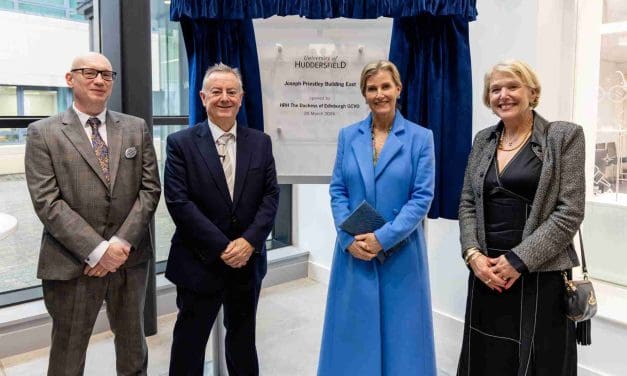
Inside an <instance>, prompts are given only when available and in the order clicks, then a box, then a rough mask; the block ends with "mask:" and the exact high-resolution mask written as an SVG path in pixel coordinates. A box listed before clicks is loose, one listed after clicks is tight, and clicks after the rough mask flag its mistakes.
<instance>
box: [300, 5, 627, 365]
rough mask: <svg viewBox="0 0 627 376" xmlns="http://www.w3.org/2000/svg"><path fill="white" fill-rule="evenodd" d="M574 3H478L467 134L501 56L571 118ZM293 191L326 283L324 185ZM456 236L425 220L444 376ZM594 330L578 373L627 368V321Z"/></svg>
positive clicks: (306, 244) (546, 106)
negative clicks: (522, 65) (535, 77)
mask: <svg viewBox="0 0 627 376" xmlns="http://www.w3.org/2000/svg"><path fill="white" fill-rule="evenodd" d="M575 3H576V2H571V1H569V0H553V1H546V0H543V1H540V0H524V1H523V0H508V1H502V0H482V1H480V2H478V11H479V16H478V18H477V21H475V22H472V23H471V24H470V44H471V56H472V74H473V106H474V109H475V110H474V112H473V135H474V134H476V133H477V132H478V131H479V130H481V129H483V128H485V127H487V126H490V125H492V124H494V123H496V120H497V119H496V117H495V116H494V115H493V114H492V113H491V111H490V110H489V109H487V108H486V107H484V106H483V104H482V102H481V91H482V88H483V75H484V73H485V72H486V71H487V70H488V69H489V68H490V67H491V66H492V65H494V64H495V63H496V62H498V61H500V60H502V59H506V58H518V59H522V60H525V61H526V62H528V63H529V64H530V65H531V66H533V67H535V69H536V70H537V72H538V74H539V76H540V79H541V82H542V85H543V95H542V98H541V103H540V106H539V107H538V111H539V112H540V113H542V114H543V115H544V116H545V117H546V118H548V119H558V118H559V119H571V118H572V111H573V95H572V93H573V90H574V89H573V88H574V82H573V81H574V56H575V43H576V38H575V36H574V35H573V29H574V26H575V21H576V15H577V11H576V9H575V6H576V4H575ZM296 192H297V194H296V195H295V200H296V201H295V202H296V205H295V206H296V209H295V211H296V215H295V218H296V221H295V231H296V234H297V235H296V237H295V239H296V243H297V245H298V246H299V247H301V248H304V249H306V250H308V251H309V252H310V255H311V267H310V276H312V277H313V278H315V279H317V280H320V281H322V282H326V281H327V280H328V269H329V267H330V263H331V257H332V252H333V244H334V237H335V234H334V230H333V225H332V220H331V213H330V208H329V201H328V200H329V195H328V186H326V185H310V186H305V185H301V186H298V187H297V188H296ZM458 238H459V229H458V222H457V221H450V220H445V219H439V220H429V221H428V222H427V240H428V248H429V263H430V269H431V270H430V278H431V291H432V300H433V310H434V324H435V336H436V352H437V358H438V359H437V362H438V369H439V373H440V374H442V375H453V374H455V370H456V368H457V360H458V356H459V350H460V347H461V338H462V330H463V316H464V310H465V299H466V288H467V286H466V285H467V278H468V271H467V269H466V267H465V266H464V265H463V262H462V260H461V258H460V248H459V240H458ZM606 299H608V298H607V297H606ZM593 328H594V329H593V341H594V346H593V347H591V348H580V362H579V371H580V374H583V375H619V374H621V373H620V372H621V371H620V370H622V371H624V370H627V360H625V359H624V357H621V356H620V355H618V350H617V349H619V348H624V347H625V346H624V345H625V342H626V341H625V339H624V338H627V325H625V323H621V322H618V321H616V320H607V319H605V318H603V317H599V318H598V319H596V320H595V322H594V323H593ZM620 341H623V343H622V346H621V343H620Z"/></svg>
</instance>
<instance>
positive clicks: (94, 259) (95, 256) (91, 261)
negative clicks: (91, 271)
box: [85, 240, 109, 268]
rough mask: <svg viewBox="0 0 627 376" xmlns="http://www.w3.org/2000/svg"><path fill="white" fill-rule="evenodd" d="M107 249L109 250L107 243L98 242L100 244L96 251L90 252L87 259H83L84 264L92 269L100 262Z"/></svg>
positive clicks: (104, 241)
mask: <svg viewBox="0 0 627 376" xmlns="http://www.w3.org/2000/svg"><path fill="white" fill-rule="evenodd" d="M107 248H109V242H108V241H106V240H103V241H102V242H100V244H98V246H97V247H96V249H94V250H93V251H91V253H90V254H89V256H87V258H86V259H85V262H86V263H87V265H89V266H91V267H92V268H93V267H94V266H96V265H98V262H100V259H101V258H102V255H104V254H105V252H106V251H107Z"/></svg>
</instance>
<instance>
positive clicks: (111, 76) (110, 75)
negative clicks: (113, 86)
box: [70, 68, 118, 81]
mask: <svg viewBox="0 0 627 376" xmlns="http://www.w3.org/2000/svg"><path fill="white" fill-rule="evenodd" d="M70 72H81V74H82V75H83V77H85V78H87V79H90V80H92V79H94V78H96V77H98V75H99V74H100V76H101V77H102V79H103V80H105V81H113V80H115V77H116V76H117V75H118V74H117V72H113V71H109V70H97V69H93V68H76V69H72V70H71V71H70Z"/></svg>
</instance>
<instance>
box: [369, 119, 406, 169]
mask: <svg viewBox="0 0 627 376" xmlns="http://www.w3.org/2000/svg"><path fill="white" fill-rule="evenodd" d="M404 131H405V119H403V117H402V116H401V114H400V112H399V111H396V116H394V124H392V130H391V132H390V134H388V137H387V139H386V140H385V144H384V145H383V149H382V150H381V155H379V160H378V161H377V165H376V166H375V168H374V178H375V180H376V179H378V178H379V176H380V175H381V174H382V173H383V171H384V170H385V168H386V167H387V166H388V164H390V161H392V159H394V156H395V155H396V154H397V153H398V152H400V151H401V149H402V148H403V143H402V142H401V140H400V139H399V138H398V135H400V134H401V133H403V132H404Z"/></svg>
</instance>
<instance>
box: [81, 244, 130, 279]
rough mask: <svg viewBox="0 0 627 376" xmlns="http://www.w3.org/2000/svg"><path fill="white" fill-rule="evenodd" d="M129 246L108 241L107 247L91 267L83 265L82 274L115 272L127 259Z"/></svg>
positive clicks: (93, 274)
mask: <svg viewBox="0 0 627 376" xmlns="http://www.w3.org/2000/svg"><path fill="white" fill-rule="evenodd" d="M130 253H131V247H130V246H128V245H126V244H124V243H122V242H110V243H109V247H108V248H107V250H106V251H105V253H104V254H103V255H102V257H101V258H100V261H98V263H97V264H96V266H94V267H93V268H92V267H91V266H89V265H85V269H84V270H83V274H85V275H88V276H90V277H104V276H106V275H107V274H109V273H114V272H116V271H117V270H118V269H119V268H120V266H122V264H124V263H125V262H126V260H127V259H128V255H129V254H130Z"/></svg>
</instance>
